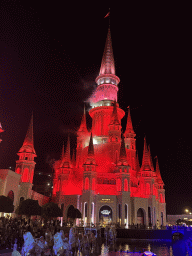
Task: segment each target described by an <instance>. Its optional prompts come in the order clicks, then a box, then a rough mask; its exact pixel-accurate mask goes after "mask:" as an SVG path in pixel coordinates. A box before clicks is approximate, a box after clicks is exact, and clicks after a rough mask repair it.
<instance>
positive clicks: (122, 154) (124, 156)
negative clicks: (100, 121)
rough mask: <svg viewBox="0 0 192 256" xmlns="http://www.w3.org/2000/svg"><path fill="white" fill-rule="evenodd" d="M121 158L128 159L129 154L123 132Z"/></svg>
mask: <svg viewBox="0 0 192 256" xmlns="http://www.w3.org/2000/svg"><path fill="white" fill-rule="evenodd" d="M119 158H120V159H122V158H125V159H127V154H126V149H125V140H124V136H123V134H122V138H121V147H120V154H119Z"/></svg>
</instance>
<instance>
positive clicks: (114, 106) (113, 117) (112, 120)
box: [110, 101, 120, 125]
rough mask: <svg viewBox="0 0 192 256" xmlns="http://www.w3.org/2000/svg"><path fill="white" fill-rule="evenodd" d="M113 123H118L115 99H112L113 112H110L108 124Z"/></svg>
mask: <svg viewBox="0 0 192 256" xmlns="http://www.w3.org/2000/svg"><path fill="white" fill-rule="evenodd" d="M113 124H117V125H120V122H119V118H118V114H117V103H116V101H114V105H113V112H112V114H111V120H110V125H113Z"/></svg>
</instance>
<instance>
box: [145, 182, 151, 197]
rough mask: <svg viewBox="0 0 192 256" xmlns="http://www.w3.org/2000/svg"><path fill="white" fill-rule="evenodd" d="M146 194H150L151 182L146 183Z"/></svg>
mask: <svg viewBox="0 0 192 256" xmlns="http://www.w3.org/2000/svg"><path fill="white" fill-rule="evenodd" d="M146 195H150V184H149V183H147V184H146Z"/></svg>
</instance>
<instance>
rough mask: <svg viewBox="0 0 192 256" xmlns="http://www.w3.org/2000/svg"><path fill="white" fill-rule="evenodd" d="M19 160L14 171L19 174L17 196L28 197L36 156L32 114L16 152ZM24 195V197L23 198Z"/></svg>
mask: <svg viewBox="0 0 192 256" xmlns="http://www.w3.org/2000/svg"><path fill="white" fill-rule="evenodd" d="M17 155H18V156H19V160H17V161H16V167H15V172H16V173H18V174H21V182H20V191H19V198H20V197H24V199H27V198H30V196H31V194H30V193H31V190H32V185H33V184H32V182H33V176H34V169H35V164H36V163H35V161H34V158H35V157H36V156H37V155H36V152H35V149H34V144H33V115H32V117H31V121H30V124H29V128H28V131H27V134H26V137H25V140H24V142H23V145H22V147H21V148H20V150H19V152H18V153H17ZM25 197H26V198H25Z"/></svg>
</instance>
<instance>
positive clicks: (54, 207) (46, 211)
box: [42, 202, 63, 218]
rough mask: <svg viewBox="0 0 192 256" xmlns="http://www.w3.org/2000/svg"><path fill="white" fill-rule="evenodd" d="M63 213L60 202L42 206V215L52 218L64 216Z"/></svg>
mask: <svg viewBox="0 0 192 256" xmlns="http://www.w3.org/2000/svg"><path fill="white" fill-rule="evenodd" d="M62 216H63V213H62V211H61V209H60V208H59V206H58V204H55V203H53V202H49V203H47V204H44V205H43V206H42V217H44V218H52V217H62Z"/></svg>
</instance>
